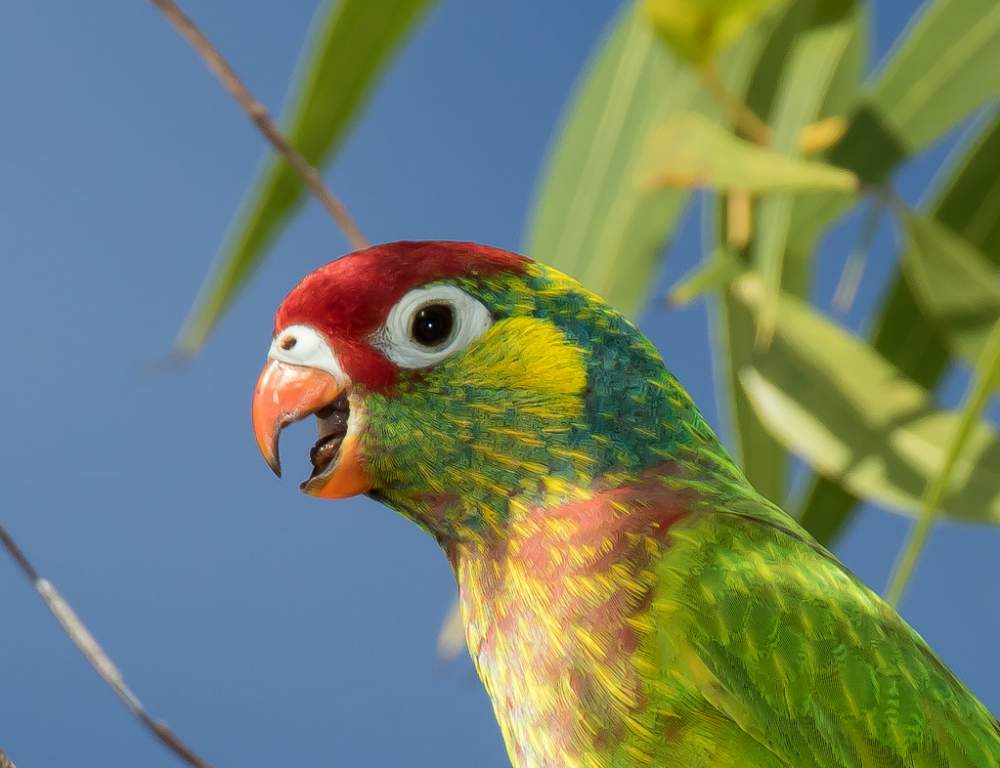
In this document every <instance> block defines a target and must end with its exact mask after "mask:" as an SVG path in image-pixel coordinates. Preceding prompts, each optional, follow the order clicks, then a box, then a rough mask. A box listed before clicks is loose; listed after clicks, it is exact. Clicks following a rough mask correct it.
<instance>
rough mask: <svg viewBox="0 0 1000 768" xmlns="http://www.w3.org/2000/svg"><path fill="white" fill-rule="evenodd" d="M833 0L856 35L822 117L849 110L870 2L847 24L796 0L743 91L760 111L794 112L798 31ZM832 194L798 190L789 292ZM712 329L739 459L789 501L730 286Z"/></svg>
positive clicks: (804, 278) (815, 1)
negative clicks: (791, 74) (755, 399)
mask: <svg viewBox="0 0 1000 768" xmlns="http://www.w3.org/2000/svg"><path fill="white" fill-rule="evenodd" d="M828 4H829V7H830V8H832V9H833V10H835V11H836V13H835V14H833V15H832V16H831V17H830V18H835V19H837V20H838V26H839V25H840V24H842V23H846V24H847V25H848V27H849V28H850V31H851V36H850V41H849V43H848V45H847V48H846V50H845V51H844V53H843V55H842V56H841V57H840V58H839V60H838V61H837V62H836V66H835V68H834V71H833V74H832V76H831V77H830V78H829V82H827V84H826V92H825V94H823V100H822V105H821V107H820V111H819V113H818V115H817V117H818V118H820V119H825V118H830V117H833V116H838V115H841V114H844V113H846V112H847V111H848V110H849V109H850V107H851V105H852V104H853V103H854V100H855V99H856V98H857V93H858V86H859V84H860V82H861V77H862V74H863V72H864V69H865V61H866V58H867V40H868V36H869V35H868V13H867V6H866V5H864V4H858V5H855V6H854V7H853V9H852V13H850V14H849V16H848V18H847V20H846V22H845V21H844V19H843V9H844V8H846V7H848V6H849V3H846V2H843V1H842V0H797V2H796V3H794V4H792V5H791V6H789V7H788V8H787V10H786V11H785V12H784V13H783V14H781V15H780V17H779V18H778V19H777V21H776V23H775V24H774V27H773V29H772V30H771V31H770V33H769V36H768V41H767V45H766V46H765V47H764V50H763V51H762V54H761V56H760V57H759V59H758V61H757V65H756V66H755V68H754V70H753V72H752V74H751V76H750V77H749V79H748V82H747V87H746V88H745V89H744V91H742V92H740V93H743V96H744V98H745V100H746V102H747V104H748V105H749V106H750V107H751V109H753V110H754V111H755V112H757V113H758V114H761V115H768V116H769V119H771V120H772V121H775V120H778V119H780V118H779V115H781V114H788V113H789V111H790V107H791V102H790V101H788V100H787V99H780V94H779V93H778V86H779V84H780V83H782V82H783V81H784V80H785V79H786V74H785V71H786V68H787V67H788V66H789V62H790V61H792V60H794V59H795V56H794V54H793V51H795V50H796V49H797V48H798V44H799V35H800V34H801V33H802V31H803V30H804V29H808V28H810V26H811V25H815V24H822V23H823V22H824V19H825V18H826V17H825V16H824V15H823V10H824V8H827V7H828ZM806 74H807V75H808V73H806ZM831 196H833V197H834V198H835V199H846V196H844V195H841V194H837V195H833V194H832V193H831V194H829V195H828V194H826V193H815V192H812V193H809V194H804V195H799V196H797V197H796V199H795V203H794V206H793V210H792V218H791V224H790V227H789V235H788V244H787V248H786V255H785V258H784V260H783V264H782V278H781V282H782V287H783V289H784V290H785V291H790V292H792V293H794V294H795V295H799V296H805V295H807V294H808V292H809V291H810V288H811V271H812V270H811V267H812V254H813V251H814V250H815V246H816V243H817V241H818V239H819V237H820V230H818V229H816V228H815V227H814V226H813V224H812V220H813V218H814V212H812V210H811V208H810V207H807V205H806V204H807V203H809V201H812V200H815V199H822V200H828V198H829V197H831ZM715 238H722V232H721V229H720V225H719V224H716V226H715V228H714V231H713V232H711V233H709V234H708V235H707V236H706V241H707V242H719V241H718V240H716V239H715ZM717 247H718V246H717ZM717 247H716V248H717ZM751 250H752V246H751V249H744V252H743V253H741V254H738V257H740V258H742V259H743V261H744V263H745V262H747V261H748V260H749V257H750V255H751V254H750V251H751ZM713 331H714V337H715V341H716V343H715V344H713V347H712V350H713V358H714V360H715V366H716V370H717V372H718V375H719V378H720V381H721V384H720V387H719V390H720V392H722V393H725V394H728V400H729V402H728V411H729V422H730V425H731V427H730V428H731V431H732V434H733V442H734V447H735V450H736V453H737V455H738V456H739V460H740V463H741V465H742V466H743V469H744V471H745V472H746V475H747V477H748V478H749V479H750V482H751V483H753V485H754V487H755V488H756V489H757V490H758V491H760V492H761V493H763V494H764V495H765V496H767V497H768V498H770V499H771V500H773V501H775V502H777V503H779V504H782V503H785V492H786V490H785V486H786V483H785V477H786V466H787V452H786V451H785V449H784V448H783V447H782V446H781V444H780V443H778V442H777V441H776V440H774V438H772V437H771V435H770V434H768V432H767V430H765V429H764V426H763V425H762V424H761V423H760V420H759V419H758V418H757V415H756V413H755V412H754V410H753V408H752V407H751V406H750V403H749V401H748V400H747V398H746V395H745V394H744V392H743V388H742V386H740V383H739V380H738V371H739V370H740V369H741V368H743V366H745V365H747V364H748V363H749V361H750V359H751V358H752V355H753V347H754V341H755V330H754V316H753V315H752V314H751V313H750V311H749V310H748V309H747V308H746V306H744V305H742V304H740V303H739V302H738V301H736V300H735V299H734V298H733V297H732V296H731V292H730V291H728V290H727V291H724V292H722V293H721V294H720V296H719V298H718V301H716V302H715V322H714V323H713ZM835 487H836V486H835Z"/></svg>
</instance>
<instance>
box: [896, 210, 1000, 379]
mask: <svg viewBox="0 0 1000 768" xmlns="http://www.w3.org/2000/svg"><path fill="white" fill-rule="evenodd" d="M901 215H902V222H903V226H904V230H905V232H906V242H907V248H906V250H905V251H904V255H903V267H904V272H905V274H906V277H907V279H908V280H909V282H910V287H911V288H912V290H913V295H914V298H916V300H917V301H918V302H919V303H920V308H921V309H922V310H923V311H924V314H925V315H926V316H927V318H928V319H929V320H930V321H931V322H932V323H934V324H935V325H936V326H937V329H938V331H939V332H940V333H941V334H942V336H943V337H944V339H945V341H946V342H947V343H948V345H949V346H950V347H951V350H952V352H953V353H954V354H956V355H958V356H960V357H963V358H965V360H966V361H967V362H969V363H971V364H972V365H975V364H976V361H977V360H979V358H980V356H981V355H982V351H983V346H984V345H985V344H986V339H987V337H988V336H989V335H990V329H991V328H993V326H994V325H995V324H996V321H997V319H998V318H1000V272H998V271H997V270H996V268H995V267H994V266H993V265H992V264H990V263H989V262H987V261H986V259H985V258H983V256H982V254H980V253H979V251H977V250H976V248H974V247H973V246H972V245H971V244H970V243H969V242H968V241H966V240H964V239H962V238H961V237H959V236H958V235H956V234H955V233H954V232H951V231H950V230H949V229H948V228H947V227H945V226H944V225H943V224H940V223H938V222H936V221H934V220H933V219H931V218H930V217H928V216H921V215H917V214H913V213H902V214H901Z"/></svg>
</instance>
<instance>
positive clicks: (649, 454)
mask: <svg viewBox="0 0 1000 768" xmlns="http://www.w3.org/2000/svg"><path fill="white" fill-rule="evenodd" d="M530 269H531V271H530V273H529V275H528V276H527V277H524V276H507V277H504V278H501V279H497V278H492V279H491V280H489V281H481V282H476V281H468V280H465V281H458V282H457V284H458V285H460V287H462V288H463V289H465V290H466V291H468V292H469V293H471V294H473V295H475V296H476V297H477V298H479V299H480V300H481V301H482V302H483V303H484V304H485V305H486V306H487V307H489V308H490V309H491V311H492V312H493V315H494V317H495V318H496V322H495V323H494V326H493V328H492V329H491V331H490V332H488V334H487V336H484V337H483V339H482V340H480V342H477V343H478V344H480V346H479V347H478V348H477V347H476V345H474V346H473V347H470V348H469V349H468V350H466V351H465V352H464V353H462V354H459V355H456V356H455V357H454V358H453V359H449V360H446V361H445V362H444V363H441V364H439V365H438V366H437V367H435V368H434V369H432V370H430V371H427V372H416V373H413V374H411V375H410V376H408V377H406V378H404V379H403V380H402V381H401V382H400V384H399V386H398V387H397V389H396V390H395V391H393V392H392V393H390V394H386V395H378V394H371V395H369V396H368V399H367V400H368V419H369V428H368V434H367V437H366V440H368V441H369V443H370V445H369V446H368V449H367V450H366V454H367V455H369V456H375V457H376V460H375V461H376V463H375V464H374V465H373V466H372V468H371V469H372V471H373V474H374V476H375V477H376V478H378V481H377V484H376V489H377V490H376V491H375V492H374V493H373V495H375V496H377V497H378V498H380V499H381V500H382V501H384V502H385V503H387V504H388V505H390V506H392V507H394V508H396V509H397V510H399V511H400V512H401V513H403V514H404V515H406V516H407V517H409V518H411V519H413V520H414V521H415V522H417V523H418V524H420V525H421V526H423V527H424V528H426V529H428V530H429V531H430V532H432V533H433V534H434V535H435V536H437V537H438V539H439V540H442V541H450V540H456V539H457V540H461V539H469V538H470V537H471V538H475V537H482V536H485V535H488V534H489V533H490V532H497V531H501V532H502V531H503V530H504V528H505V526H507V525H508V524H509V523H510V520H511V517H512V514H514V510H515V509H516V508H518V507H521V508H523V506H524V505H533V506H534V505H539V504H543V505H547V504H558V503H561V502H562V501H565V500H566V499H567V498H569V497H570V496H572V494H573V493H574V492H577V491H579V490H581V489H582V490H584V491H586V490H589V489H590V488H592V487H594V486H595V484H596V485H600V486H601V487H604V488H610V487H617V486H620V485H622V484H626V483H629V482H632V481H634V480H635V479H636V478H638V477H639V476H640V475H641V474H642V473H643V472H644V470H647V469H648V468H650V467H654V466H657V465H660V464H670V465H671V467H672V469H671V475H672V476H673V477H675V478H677V480H676V481H677V482H682V481H683V480H682V478H689V479H690V481H692V482H694V483H697V481H698V478H699V477H705V476H708V475H709V474H710V475H711V476H713V477H714V478H715V480H714V482H716V483H718V478H719V477H720V476H722V477H725V478H728V479H729V480H731V481H732V482H733V483H734V484H737V485H739V484H741V483H745V481H744V480H742V475H741V473H740V472H739V470H738V469H737V468H736V466H735V465H734V464H733V462H732V460H731V459H730V458H729V457H728V455H727V454H726V452H725V450H724V448H723V447H722V445H721V444H720V443H719V441H718V439H717V438H716V436H715V435H714V433H713V432H712V430H711V428H710V427H709V426H708V424H707V423H706V422H705V420H704V418H703V417H702V415H701V414H700V413H699V411H698V409H697V408H696V406H695V405H694V403H693V402H692V400H691V398H690V397H689V396H688V394H687V393H686V392H685V391H684V389H683V388H682V387H681V385H680V384H679V383H678V382H677V380H676V379H675V378H674V376H673V375H672V374H670V373H669V372H668V371H667V370H666V369H665V368H664V366H663V362H662V360H661V359H660V356H659V354H658V353H657V351H656V349H655V347H653V345H652V344H651V343H650V342H649V341H648V340H647V339H646V338H645V337H644V336H643V335H642V334H641V333H640V332H639V331H637V330H636V329H635V327H634V326H633V325H632V324H631V323H630V322H628V321H627V320H626V319H624V318H623V317H622V316H621V315H619V314H618V313H617V312H615V311H614V310H613V309H611V308H610V307H609V306H608V305H607V304H605V303H604V302H603V301H601V300H600V299H599V298H597V297H596V296H594V295H593V294H590V293H588V292H587V291H585V290H584V289H582V288H581V287H580V286H579V285H578V284H577V283H575V282H574V281H572V280H570V279H569V278H566V277H565V276H563V275H561V274H560V273H558V272H556V271H555V270H551V269H549V268H546V267H543V266H541V265H532V266H531V268H530ZM576 381H578V384H577V383H574V382H576Z"/></svg>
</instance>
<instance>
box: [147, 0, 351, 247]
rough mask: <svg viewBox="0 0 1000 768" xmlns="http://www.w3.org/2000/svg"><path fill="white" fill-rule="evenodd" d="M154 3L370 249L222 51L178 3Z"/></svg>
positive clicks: (326, 204)
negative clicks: (220, 51) (223, 55)
mask: <svg viewBox="0 0 1000 768" xmlns="http://www.w3.org/2000/svg"><path fill="white" fill-rule="evenodd" d="M150 1H151V2H152V3H153V5H155V6H156V7H157V8H159V9H160V10H161V11H162V12H163V15H164V16H166V17H167V19H168V20H169V21H170V23H171V24H173V25H174V27H175V28H176V29H177V31H178V32H180V34H181V35H182V36H183V37H185V38H186V39H187V41H188V42H189V43H191V45H192V47H194V49H195V51H197V52H198V55H199V56H201V58H202V59H203V60H204V61H205V64H207V65H208V68H209V69H210V70H212V72H213V73H214V74H215V76H216V77H217V78H219V81H220V82H221V83H222V85H223V87H224V88H225V89H226V90H227V91H229V93H230V94H231V95H232V97H233V98H234V99H236V101H237V103H238V104H239V105H240V106H241V107H242V108H243V111H245V112H246V113H247V116H248V117H249V118H250V119H251V120H252V121H253V123H254V124H255V125H256V126H257V128H258V129H259V130H260V132H261V133H262V134H264V138H266V139H267V140H268V141H269V142H271V145H272V146H273V147H274V148H275V149H276V150H277V151H278V152H279V153H280V154H281V155H282V156H284V158H285V159H286V160H287V161H288V163H289V165H291V166H292V168H293V169H295V172H296V173H298V174H299V176H301V177H302V180H303V181H304V182H305V184H306V186H307V187H309V189H310V190H311V191H312V193H313V194H314V195H316V197H317V198H319V201H320V202H321V203H323V206H324V207H325V208H326V210H327V211H328V212H329V214H330V215H331V216H332V217H333V220H334V221H336V222H337V224H338V225H339V226H340V228H341V229H342V230H343V231H344V234H345V235H346V236H347V239H348V240H349V241H350V243H351V245H352V246H354V247H355V248H367V247H368V245H369V243H368V239H367V238H366V237H365V236H364V235H363V234H362V233H361V230H360V229H359V228H358V225H357V224H355V223H354V219H352V218H351V215H350V214H349V213H348V212H347V208H346V207H344V204H343V203H342V202H340V200H339V199H338V198H337V197H335V196H334V194H333V193H332V192H331V191H330V189H329V187H327V186H326V184H325V183H324V182H323V177H322V176H320V174H319V172H318V171H317V170H316V169H315V168H314V167H313V166H312V165H310V164H309V161H308V160H306V159H305V158H304V157H302V155H301V154H299V152H298V151H297V150H296V149H295V148H294V147H293V146H292V145H291V144H289V143H288V140H287V139H286V138H285V137H284V135H283V134H282V133H281V131H280V130H278V127H277V126H276V125H275V124H274V121H273V120H272V119H271V116H270V115H269V114H268V112H267V109H266V108H265V107H264V105H263V104H261V103H260V102H259V101H257V99H255V98H254V96H253V94H252V93H250V90H249V89H248V88H247V87H246V85H245V84H244V83H243V81H242V80H240V78H239V76H238V75H237V74H236V72H235V71H233V68H232V67H231V66H229V63H228V62H227V61H226V60H225V59H224V58H223V57H222V54H221V53H219V49H218V48H216V47H215V46H214V45H213V44H212V43H211V41H210V40H209V39H208V38H207V37H205V35H204V34H202V31H201V30H200V29H198V27H197V26H195V24H194V22H193V21H191V19H190V18H188V16H187V15H185V13H184V11H182V10H181V9H180V7H179V6H178V5H177V3H175V2H174V0H150Z"/></svg>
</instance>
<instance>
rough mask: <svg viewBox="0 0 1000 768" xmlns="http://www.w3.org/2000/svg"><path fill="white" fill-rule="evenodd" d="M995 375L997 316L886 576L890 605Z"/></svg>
mask: <svg viewBox="0 0 1000 768" xmlns="http://www.w3.org/2000/svg"><path fill="white" fill-rule="evenodd" d="M998 375H1000V320H998V321H997V322H996V323H995V324H994V326H993V330H992V331H990V335H989V338H987V340H986V344H985V345H984V347H983V351H982V353H981V354H980V356H979V361H978V362H977V363H976V369H975V372H974V374H973V380H972V383H971V384H970V385H969V388H968V390H967V391H966V393H965V397H964V398H963V401H962V415H961V419H960V421H959V423H958V426H957V427H956V428H955V432H954V434H953V435H952V437H951V440H950V441H949V442H948V445H947V447H946V449H945V458H944V461H943V462H942V464H941V469H940V470H939V471H938V472H937V474H935V475H934V476H933V477H932V478H931V479H930V481H929V482H928V484H927V488H926V490H925V491H924V496H923V499H922V501H921V505H920V517H919V518H918V520H917V523H916V526H915V527H914V529H913V532H912V533H911V534H910V538H909V539H908V540H907V542H906V545H905V546H904V548H903V550H902V552H901V553H900V555H899V558H898V559H897V561H896V565H895V567H894V568H893V572H892V575H891V576H890V578H889V585H888V587H887V588H886V592H885V597H886V600H887V601H888V602H889V603H890V604H891V605H898V603H899V600H900V598H901V597H902V596H903V593H904V592H905V591H906V586H907V584H909V582H910V578H911V577H912V576H913V571H914V569H915V568H916V565H917V561H918V560H919V559H920V555H921V553H922V552H923V549H924V546H925V545H926V543H927V538H928V536H929V535H930V530H931V527H932V526H933V524H934V519H935V517H936V516H937V511H938V508H939V507H940V505H941V501H942V499H944V495H945V493H946V492H947V491H948V489H949V486H950V485H951V481H952V476H951V474H952V471H953V470H954V468H955V463H956V462H957V461H958V459H959V457H960V456H961V454H962V450H963V449H964V448H965V444H966V442H968V439H969V435H970V434H971V433H972V428H973V427H974V426H975V425H976V424H977V423H978V421H979V417H980V415H981V414H982V412H983V409H984V408H985V407H986V403H987V401H988V400H989V396H990V393H991V391H992V390H993V387H994V386H995V384H996V382H997V378H998Z"/></svg>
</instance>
